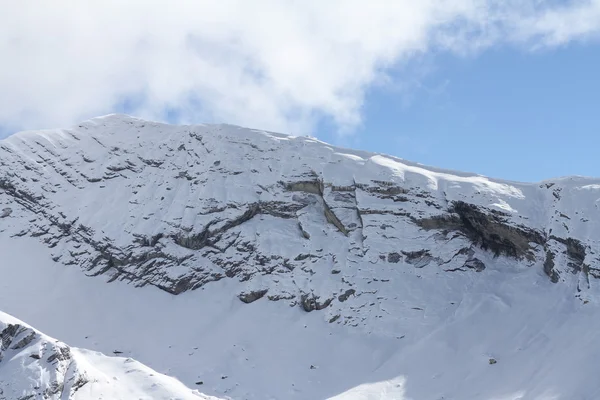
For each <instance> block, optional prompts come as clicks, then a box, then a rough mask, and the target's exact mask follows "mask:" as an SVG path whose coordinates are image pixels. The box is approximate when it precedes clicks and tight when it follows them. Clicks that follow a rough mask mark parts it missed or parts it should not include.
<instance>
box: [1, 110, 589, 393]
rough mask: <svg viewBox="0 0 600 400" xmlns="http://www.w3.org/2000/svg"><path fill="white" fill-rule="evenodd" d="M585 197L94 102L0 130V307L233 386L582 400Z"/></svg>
mask: <svg viewBox="0 0 600 400" xmlns="http://www.w3.org/2000/svg"><path fill="white" fill-rule="evenodd" d="M599 207H600V179H591V178H583V177H568V178H561V179H556V180H551V181H545V182H541V183H535V184H532V183H516V182H508V181H502V180H496V179H490V178H486V177H483V176H480V175H473V174H467V173H460V172H455V171H447V170H441V169H437V168H431V167H426V166H423V165H420V164H416V163H412V162H408V161H405V160H402V159H399V158H395V157H391V156H387V155H382V154H373V153H367V152H362V151H354V150H348V149H342V148H337V147H334V146H331V145H328V144H326V143H323V142H320V141H318V140H315V139H313V138H308V137H295V136H288V135H283V134H276V133H271V132H263V131H258V130H251V129H245V128H240V127H236V126H231V125H193V126H175V125H167V124H161V123H156V122H149V121H144V120H140V119H136V118H132V117H128V116H123V115H109V116H105V117H100V118H95V119H93V120H90V121H87V122H84V123H81V124H79V125H78V126H76V127H74V128H71V129H65V130H48V131H31V132H21V133H18V134H15V135H13V136H11V137H9V138H8V139H5V140H3V141H0V251H3V259H5V260H6V261H2V262H1V264H2V267H1V269H0V276H2V277H3V278H2V280H3V282H2V285H3V286H2V287H0V308H2V309H3V310H4V311H7V312H10V313H11V314H14V315H18V316H19V317H20V318H23V319H25V320H27V321H28V322H31V323H32V324H38V323H39V326H40V328H41V329H44V330H47V331H48V332H49V333H51V334H52V335H53V336H57V337H60V338H61V340H67V339H69V340H72V341H74V343H76V345H78V346H80V345H81V346H82V347H88V348H92V349H93V350H99V351H103V352H107V351H110V350H109V349H110V346H113V347H115V346H119V348H120V349H121V350H120V351H126V352H128V353H127V354H128V355H131V356H133V357H134V358H136V359H139V360H140V361H142V362H144V363H146V364H148V365H149V366H150V367H152V368H154V369H157V370H159V372H162V373H166V374H167V375H173V376H175V377H176V378H178V379H180V380H181V381H182V382H183V383H184V384H186V385H188V386H189V387H192V386H194V385H196V384H198V382H201V383H202V385H203V388H202V389H203V390H202V391H205V390H204V389H207V390H206V391H205V392H207V393H209V394H214V395H219V396H229V397H230V398H232V399H265V398H274V399H324V398H329V397H331V398H336V399H338V398H340V399H341V398H347V399H359V398H365V399H366V398H373V399H375V398H389V399H407V400H408V399H415V400H417V399H435V400H439V399H462V400H465V399H466V400H468V399H546V398H556V399H563V398H564V399H567V398H568V399H591V398H595V396H599V395H600V389H599V387H598V386H597V385H596V384H595V383H594V382H592V381H591V380H590V378H591V376H590V375H589V374H590V373H591V371H592V370H590V369H586V368H584V367H583V366H584V365H586V363H587V362H593V361H594V360H595V359H597V358H596V357H597V356H600V347H598V346H591V347H590V345H591V343H593V332H594V329H593V328H594V327H595V326H596V324H597V322H594V321H595V320H598V318H597V316H598V309H597V307H598V304H597V303H598V301H597V300H598V284H599V283H600V280H598V279H599V278H600V255H599V252H600V250H599V249H600V246H599V241H600V218H599V217H600V208H599ZM4 254H8V256H6V258H5V256H4ZM25 271H27V273H25ZM32 276H33V277H34V278H31V277H32ZM86 276H87V277H86ZM88 277H89V278H88ZM92 277H93V278H92ZM32 281H33V283H32ZM36 282H37V283H36ZM107 282H108V283H107ZM142 287H143V288H142ZM32 288H35V290H33V289H32ZM33 304H35V306H34V305H33ZM32 307H36V309H32ZM49 308H51V309H53V310H55V314H54V315H52V316H49V315H48V313H47V311H48V309H49ZM58 310H61V311H58ZM166 321H168V324H166ZM278 332H284V333H285V335H287V336H283V337H282V336H280V335H283V333H278ZM90 335H94V336H95V339H94V342H92V343H89V346H88V343H86V342H85V340H86V339H84V337H85V336H90ZM142 336H144V337H145V338H146V339H141V337H142ZM167 343H168V344H167ZM159 348H160V349H159ZM123 349H124V350H123ZM590 365H591V364H590ZM577 367H579V368H580V373H575V372H574V369H575V368H577ZM1 368H2V361H0V369H1ZM564 376H569V380H568V382H564V380H562V381H561V379H562V377H564ZM559 378H560V379H559ZM386 393H387V394H386ZM1 396H2V395H1V394H0V398H2V397H1ZM336 396H337V397H336ZM360 396H363V397H360ZM368 396H371V397H368ZM377 396H380V397H377ZM382 396H383V397H382ZM385 396H388V397H385ZM511 396H512V397H511ZM519 396H520V397H519ZM544 396H545V397H544ZM553 396H554V397H553ZM577 396H579V397H577Z"/></svg>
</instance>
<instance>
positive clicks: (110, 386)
mask: <svg viewBox="0 0 600 400" xmlns="http://www.w3.org/2000/svg"><path fill="white" fill-rule="evenodd" d="M173 398H177V399H181V400H184V399H185V400H188V399H189V400H202V399H204V400H210V399H213V400H217V399H216V398H215V397H208V396H204V395H202V394H200V393H199V392H198V391H197V390H193V391H192V390H191V389H188V388H186V387H185V386H184V385H183V384H181V382H178V381H177V380H175V379H173V378H170V377H167V376H164V375H161V374H158V373H156V372H155V371H152V370H151V369H150V368H148V367H146V366H144V365H141V364H140V363H138V362H137V361H135V360H133V359H131V358H122V357H107V356H105V355H103V354H101V353H98V352H92V351H89V350H82V349H74V348H71V347H69V346H67V345H66V344H64V343H61V342H59V341H58V340H56V339H53V338H51V337H48V336H46V335H44V334H43V333H40V332H38V331H36V330H35V329H34V328H32V327H30V326H29V325H27V324H25V323H23V322H21V321H19V320H18V319H16V318H14V317H12V316H10V315H8V314H5V313H3V312H0V399H20V400H26V399H52V400H62V399H80V400H95V399H107V400H108V399H110V400H129V399H173Z"/></svg>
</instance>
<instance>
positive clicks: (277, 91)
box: [0, 0, 600, 133]
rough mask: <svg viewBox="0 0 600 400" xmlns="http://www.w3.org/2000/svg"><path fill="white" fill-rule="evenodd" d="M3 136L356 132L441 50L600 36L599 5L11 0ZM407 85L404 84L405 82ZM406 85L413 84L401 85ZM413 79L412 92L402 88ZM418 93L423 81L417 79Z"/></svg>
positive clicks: (5, 29) (1, 30)
mask: <svg viewBox="0 0 600 400" xmlns="http://www.w3.org/2000/svg"><path fill="white" fill-rule="evenodd" d="M0 6H1V9H2V13H0V60H1V63H0V125H2V126H5V127H7V126H8V127H14V128H31V127H49V126H60V125H65V124H70V123H73V122H75V121H77V120H78V119H81V118H85V117H89V116H91V115H95V114H102V113H107V112H111V111H112V110H113V109H115V107H117V106H118V105H120V104H124V103H126V104H128V108H129V109H130V111H131V112H132V113H134V114H137V115H141V116H145V117H150V118H159V119H161V118H165V115H166V114H165V113H166V112H167V111H169V112H171V113H172V114H173V115H177V116H178V118H179V119H180V120H181V121H184V122H186V121H202V120H220V121H226V122H230V123H237V124H241V125H246V126H253V127H261V128H266V129H274V130H291V131H296V132H305V133H306V132H309V131H310V130H311V128H312V127H313V126H314V124H315V123H316V121H318V120H319V119H320V118H330V119H331V120H332V121H333V122H334V123H335V124H336V126H338V127H340V129H343V128H352V127H354V126H356V125H357V124H359V123H360V122H361V107H362V103H363V99H364V94H365V92H366V90H368V88H369V87H370V86H371V85H373V84H374V83H376V82H385V77H386V72H388V71H389V70H390V68H394V67H396V66H399V65H402V64H403V63H405V62H407V61H410V60H412V59H414V58H415V57H419V56H421V55H423V54H426V53H427V52H430V51H432V50H436V51H439V50H442V51H449V52H453V53H457V54H468V53H473V52H478V51H483V50H485V49H486V48H487V47H489V46H493V45H496V44H499V43H510V44H515V45H518V46H523V47H525V48H538V47H547V46H557V45H563V44H566V43H568V42H570V41H573V40H589V39H594V38H596V37H598V35H599V34H600V0H587V1H584V0H579V1H577V0H572V1H556V0H445V1H443V0H419V1H414V0H389V1H388V0H375V1H364V0H343V1H342V0H330V1H322V0H305V1H298V0H253V1H246V0H210V1H208V0H196V1H184V0H170V1H158V0H128V1H120V0H88V1H72V0H41V1H34V0H20V1H18V2H16V1H12V0H0ZM397 75H398V74H395V75H394V76H395V77H396V76H397ZM400 76H401V74H400ZM396 79H402V78H396ZM407 79H410V78H409V77H407Z"/></svg>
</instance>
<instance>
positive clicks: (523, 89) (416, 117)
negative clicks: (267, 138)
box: [318, 44, 600, 181]
mask: <svg viewBox="0 0 600 400" xmlns="http://www.w3.org/2000/svg"><path fill="white" fill-rule="evenodd" d="M429 62H430V63H434V69H433V71H432V72H430V73H429V74H428V75H427V76H426V77H424V78H423V81H422V82H421V83H422V86H423V87H422V88H411V89H409V90H408V92H409V93H402V92H397V91H390V90H387V89H386V88H385V87H384V88H378V89H375V90H372V91H371V92H370V93H369V95H368V96H367V98H366V101H365V106H364V124H363V125H362V126H361V127H360V128H359V129H358V133H357V135H356V136H353V137H346V138H340V137H339V136H337V135H336V134H335V133H333V132H332V128H331V126H329V127H328V126H327V125H326V124H325V125H324V126H322V127H321V128H320V129H319V130H318V135H319V136H320V137H321V138H322V139H323V140H326V141H331V142H336V143H339V144H342V145H347V146H351V147H359V148H362V149H367V150H371V151H376V152H382V153H390V154H393V155H397V156H399V157H402V158H406V159H409V160H414V161H418V162H421V163H424V164H428V165H434V166H439V167H443V168H449V169H457V170H461V171H471V172H476V173H480V174H483V175H488V176H493V177H501V178H505V179H511V180H519V181H539V180H543V179H548V178H553V177H559V176H565V175H586V176H598V177H600V79H598V71H600V46H599V45H597V44H586V45H581V44H573V45H569V46H565V47H562V48H559V49H551V50H544V51H540V52H536V53H530V52H523V51H519V50H517V49H513V48H498V49H493V50H490V51H486V52H484V53H482V54H479V55H477V56H476V57H467V58H462V57H456V56H454V55H449V54H439V55H437V56H435V57H434V59H433V60H430V61H429ZM392 73H393V72H392Z"/></svg>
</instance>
